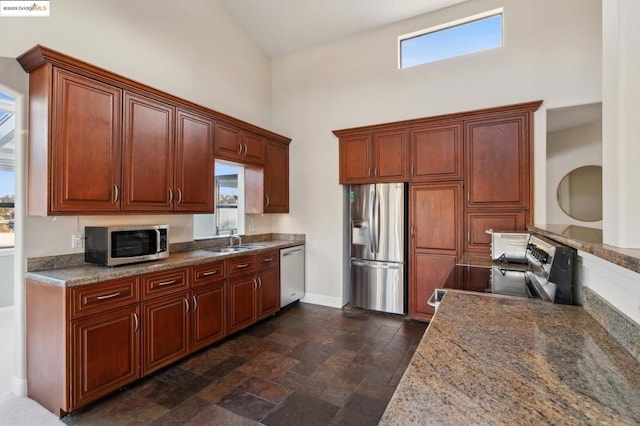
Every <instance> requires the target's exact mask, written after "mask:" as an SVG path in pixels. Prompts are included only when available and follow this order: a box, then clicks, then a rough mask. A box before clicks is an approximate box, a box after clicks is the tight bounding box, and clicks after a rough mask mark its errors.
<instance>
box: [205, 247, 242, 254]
mask: <svg viewBox="0 0 640 426" xmlns="http://www.w3.org/2000/svg"><path fill="white" fill-rule="evenodd" d="M247 250H251V248H250V247H239V246H234V247H220V248H215V249H209V250H208V251H214V252H216V253H235V252H238V251H247Z"/></svg>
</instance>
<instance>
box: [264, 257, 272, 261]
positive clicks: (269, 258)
mask: <svg viewBox="0 0 640 426" xmlns="http://www.w3.org/2000/svg"><path fill="white" fill-rule="evenodd" d="M272 260H273V257H268V258H266V259H265V260H264V262H271V261H272Z"/></svg>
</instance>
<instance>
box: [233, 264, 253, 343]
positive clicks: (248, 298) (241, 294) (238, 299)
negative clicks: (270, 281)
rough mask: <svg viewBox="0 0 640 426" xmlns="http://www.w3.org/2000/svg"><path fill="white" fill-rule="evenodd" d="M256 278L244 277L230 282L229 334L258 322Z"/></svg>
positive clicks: (251, 276)
mask: <svg viewBox="0 0 640 426" xmlns="http://www.w3.org/2000/svg"><path fill="white" fill-rule="evenodd" d="M257 286H258V285H257V281H256V276H255V275H253V274H251V275H244V276H241V277H238V278H233V279H230V280H229V290H228V292H229V297H228V298H227V306H228V309H229V321H228V322H227V334H230V333H235V332H236V331H239V330H242V329H243V328H245V327H248V326H250V325H251V324H253V323H254V322H256V288H257Z"/></svg>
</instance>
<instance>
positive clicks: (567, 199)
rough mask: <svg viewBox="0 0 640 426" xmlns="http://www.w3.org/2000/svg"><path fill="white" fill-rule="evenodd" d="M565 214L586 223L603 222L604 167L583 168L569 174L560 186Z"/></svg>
mask: <svg viewBox="0 0 640 426" xmlns="http://www.w3.org/2000/svg"><path fill="white" fill-rule="evenodd" d="M557 196H558V204H559V205H560V208H561V209H562V211H563V212H565V213H566V214H568V215H569V216H571V217H572V218H574V219H577V220H582V221H585V222H595V221H598V220H602V167H601V166H583V167H578V168H577V169H573V170H572V171H570V172H569V173H567V174H566V175H565V176H564V177H563V178H562V180H561V181H560V184H559V185H558V192H557Z"/></svg>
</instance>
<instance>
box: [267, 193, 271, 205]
mask: <svg viewBox="0 0 640 426" xmlns="http://www.w3.org/2000/svg"><path fill="white" fill-rule="evenodd" d="M266 197H267V204H266V207H269V203H270V202H271V200H270V199H269V195H266Z"/></svg>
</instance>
